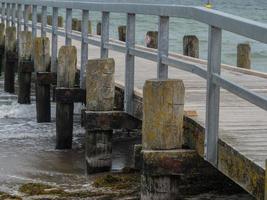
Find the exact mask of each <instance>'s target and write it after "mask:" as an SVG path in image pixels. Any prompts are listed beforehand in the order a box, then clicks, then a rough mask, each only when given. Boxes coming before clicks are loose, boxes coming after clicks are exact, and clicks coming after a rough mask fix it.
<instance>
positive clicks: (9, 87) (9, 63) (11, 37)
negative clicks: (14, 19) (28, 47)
mask: <svg viewBox="0 0 267 200" xmlns="http://www.w3.org/2000/svg"><path fill="white" fill-rule="evenodd" d="M16 46H17V40H16V27H14V26H13V27H7V28H6V37H5V62H6V64H5V86H4V89H5V91H6V92H10V93H14V92H15V86H14V85H15V66H16V62H17V48H16Z"/></svg>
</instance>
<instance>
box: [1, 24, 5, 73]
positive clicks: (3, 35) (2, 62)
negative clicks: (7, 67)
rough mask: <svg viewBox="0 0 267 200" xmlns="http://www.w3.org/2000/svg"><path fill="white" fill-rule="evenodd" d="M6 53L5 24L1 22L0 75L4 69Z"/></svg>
mask: <svg viewBox="0 0 267 200" xmlns="http://www.w3.org/2000/svg"><path fill="white" fill-rule="evenodd" d="M4 53H5V24H4V23H0V76H1V75H2V71H3V70H4Z"/></svg>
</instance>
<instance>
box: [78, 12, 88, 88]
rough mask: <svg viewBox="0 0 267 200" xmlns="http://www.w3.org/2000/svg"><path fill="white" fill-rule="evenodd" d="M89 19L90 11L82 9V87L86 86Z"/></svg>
mask: <svg viewBox="0 0 267 200" xmlns="http://www.w3.org/2000/svg"><path fill="white" fill-rule="evenodd" d="M88 19H89V11H88V10H83V11H82V24H81V25H82V27H81V29H82V33H81V34H82V43H81V47H82V48H81V71H80V87H81V88H85V82H84V74H85V69H86V66H87V62H88V44H87V43H86V42H85V39H86V38H87V37H88Z"/></svg>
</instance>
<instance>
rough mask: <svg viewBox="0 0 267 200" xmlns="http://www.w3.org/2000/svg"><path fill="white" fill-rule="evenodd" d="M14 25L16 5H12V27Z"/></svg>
mask: <svg viewBox="0 0 267 200" xmlns="http://www.w3.org/2000/svg"><path fill="white" fill-rule="evenodd" d="M15 25H16V4H15V3H12V26H15Z"/></svg>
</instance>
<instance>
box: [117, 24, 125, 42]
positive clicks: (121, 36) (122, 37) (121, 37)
mask: <svg viewBox="0 0 267 200" xmlns="http://www.w3.org/2000/svg"><path fill="white" fill-rule="evenodd" d="M118 35H119V40H120V41H123V42H125V41H126V26H119V27H118Z"/></svg>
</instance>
